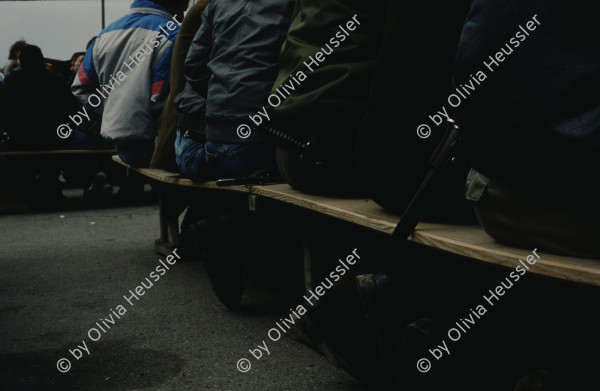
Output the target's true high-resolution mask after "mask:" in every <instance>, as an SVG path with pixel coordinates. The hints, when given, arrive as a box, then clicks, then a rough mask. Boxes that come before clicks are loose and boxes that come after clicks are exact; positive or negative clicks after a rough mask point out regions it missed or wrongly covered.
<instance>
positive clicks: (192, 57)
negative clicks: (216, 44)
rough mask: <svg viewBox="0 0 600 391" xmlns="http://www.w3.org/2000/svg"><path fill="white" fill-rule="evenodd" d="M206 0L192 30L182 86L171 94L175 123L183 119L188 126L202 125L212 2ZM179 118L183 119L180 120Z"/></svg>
mask: <svg viewBox="0 0 600 391" xmlns="http://www.w3.org/2000/svg"><path fill="white" fill-rule="evenodd" d="M212 4H213V3H212V2H211V3H209V5H208V6H207V7H206V9H205V10H204V12H203V13H202V25H201V26H200V29H199V30H198V31H197V32H196V35H195V36H194V39H193V41H192V44H191V46H190V49H189V51H188V54H187V57H186V59H185V65H184V76H185V79H186V83H185V88H184V90H183V91H182V92H181V93H180V94H179V95H178V96H177V98H175V106H176V107H177V112H178V114H177V117H178V124H180V123H181V122H186V123H187V125H188V126H190V125H192V124H190V122H189V121H191V122H193V123H194V127H196V128H198V127H200V128H201V127H203V125H202V124H201V122H202V121H203V120H204V114H205V111H206V98H207V95H208V91H207V90H208V80H209V78H210V73H209V71H208V61H209V60H210V52H211V48H212V6H211V5H212ZM182 119H184V120H183V121H182Z"/></svg>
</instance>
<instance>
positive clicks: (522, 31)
mask: <svg viewBox="0 0 600 391" xmlns="http://www.w3.org/2000/svg"><path fill="white" fill-rule="evenodd" d="M561 3H562V2H559V1H542V0H536V1H531V2H520V1H516V0H513V1H507V2H494V1H490V0H475V1H474V2H473V5H472V8H471V11H470V13H469V16H468V18H467V21H466V24H465V27H464V30H463V33H462V37H461V41H460V44H459V48H458V53H457V61H456V73H455V83H456V87H458V86H459V84H464V85H467V83H469V79H471V76H470V75H475V74H476V73H477V72H482V73H481V75H485V77H484V76H481V75H480V76H477V77H478V79H479V83H480V84H481V85H477V86H476V91H474V92H473V96H472V97H469V99H468V100H466V101H465V102H464V103H463V104H462V106H461V107H460V111H459V112H458V113H457V114H458V117H457V120H458V121H457V122H458V124H459V125H460V126H462V127H463V128H464V129H465V130H466V131H467V132H468V137H469V139H470V140H471V141H472V152H473V154H472V155H473V167H474V169H475V170H476V171H472V173H471V175H470V177H469V190H468V192H467V197H468V198H469V199H470V200H472V201H474V204H475V209H476V211H477V213H478V217H479V218H480V220H481V222H482V224H483V226H484V228H485V229H486V231H487V232H488V233H490V235H492V236H493V237H495V238H496V239H497V240H499V241H502V242H505V243H508V244H512V245H517V246H524V247H527V248H529V247H534V246H539V247H540V248H543V249H545V250H547V251H553V252H559V253H563V254H570V255H588V256H589V255H590V254H596V255H598V254H599V253H600V252H599V250H598V249H599V247H598V245H597V236H598V235H599V234H600V233H599V232H598V228H597V227H598V224H597V219H598V218H600V208H598V205H597V198H598V196H599V195H600V193H599V192H598V190H597V186H596V184H595V181H594V178H596V177H597V175H598V169H599V168H600V104H599V103H600V102H599V98H598V94H597V90H598V87H600V44H599V43H598V40H597V38H596V37H597V36H598V33H599V27H598V23H597V22H596V20H595V16H596V15H598V12H599V11H600V4H598V2H596V1H593V0H574V1H571V2H570V3H569V6H568V7H563V6H562V4H561ZM471 83H472V82H471Z"/></svg>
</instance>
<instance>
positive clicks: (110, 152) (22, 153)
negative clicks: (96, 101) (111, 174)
mask: <svg viewBox="0 0 600 391" xmlns="http://www.w3.org/2000/svg"><path fill="white" fill-rule="evenodd" d="M114 153H115V150H114V148H111V149H57V150H48V151H5V152H0V158H2V157H11V156H15V157H19V156H41V155H48V156H58V155H114Z"/></svg>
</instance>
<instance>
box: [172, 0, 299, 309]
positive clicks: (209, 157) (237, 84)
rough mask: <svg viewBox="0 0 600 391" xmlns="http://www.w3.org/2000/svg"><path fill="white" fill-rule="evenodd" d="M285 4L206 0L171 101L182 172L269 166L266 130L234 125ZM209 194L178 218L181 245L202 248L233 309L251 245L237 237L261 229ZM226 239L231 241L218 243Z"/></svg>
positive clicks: (255, 91) (243, 113)
mask: <svg viewBox="0 0 600 391" xmlns="http://www.w3.org/2000/svg"><path fill="white" fill-rule="evenodd" d="M293 6H294V0H258V1H255V2H252V3H246V2H239V1H234V0H211V1H210V2H209V4H208V6H207V7H206V9H205V10H204V12H203V14H202V25H201V26H200V29H199V30H198V32H197V33H196V35H195V37H194V39H193V41H192V44H191V47H190V49H189V52H188V55H187V58H186V61H185V68H184V71H185V72H184V73H185V78H186V81H187V83H186V84H185V89H184V90H183V92H182V93H181V94H179V95H178V96H177V98H176V100H175V104H176V106H177V111H178V113H177V128H178V131H177V136H176V140H175V154H176V161H177V164H178V165H179V167H180V170H181V172H182V173H183V174H184V175H185V176H187V177H189V178H192V179H194V180H197V181H203V180H209V179H218V178H237V177H246V176H250V175H253V174H256V173H261V172H276V170H277V168H276V163H275V146H274V144H273V142H272V140H271V139H270V137H269V136H268V135H267V134H262V133H261V132H254V133H252V134H250V135H249V137H247V138H242V137H240V136H238V131H237V129H238V127H239V126H240V125H242V124H247V123H248V122H249V121H250V120H249V118H248V115H251V114H255V113H256V111H257V110H258V109H259V108H260V107H261V106H263V105H265V104H266V101H267V97H268V95H269V90H270V88H271V86H272V85H273V81H274V79H275V76H276V75H277V59H278V55H279V50H280V47H281V43H282V42H283V40H284V38H285V34H286V31H287V28H288V26H289V21H290V17H291V14H292V11H293ZM216 196H217V197H219V200H218V201H216V202H212V199H209V198H205V197H203V198H202V200H197V201H195V202H194V203H192V205H191V206H190V208H189V209H188V212H187V214H186V216H185V218H184V221H183V222H182V228H181V231H182V232H181V236H182V247H183V250H192V249H193V254H189V257H190V258H192V257H195V256H196V255H201V254H202V253H204V256H202V259H203V261H204V262H205V266H206V270H207V272H208V274H209V277H210V279H211V283H212V285H213V288H214V289H215V292H216V293H217V296H218V297H219V298H220V299H221V300H222V301H223V303H225V305H227V306H228V307H230V308H233V307H236V306H237V305H239V303H240V296H241V292H242V290H243V282H242V274H243V273H242V270H243V265H242V264H240V260H241V259H242V258H241V257H240V253H241V252H242V249H243V250H244V251H246V252H248V251H251V247H249V246H247V245H245V244H244V243H247V237H248V236H249V235H248V232H251V233H256V232H257V231H260V232H262V231H261V230H260V229H259V228H258V226H257V224H256V221H255V220H254V219H253V217H254V216H248V215H247V206H246V207H245V208H239V207H238V206H239V205H240V203H239V198H236V197H235V195H229V194H225V195H223V194H218V195H216ZM223 197H232V198H231V199H230V200H227V201H225V200H224V199H223ZM219 205H222V206H223V208H219ZM242 205H243V204H242ZM183 206H184V207H185V205H183ZM244 210H245V213H244ZM226 239H227V240H229V243H236V244H237V245H236V246H228V247H226V248H221V245H220V243H222V241H223V240H226ZM257 241H258V239H257ZM257 241H256V242H257ZM256 242H255V243H256ZM200 248H202V249H203V250H199V249H200ZM219 248H220V250H218V249H219Z"/></svg>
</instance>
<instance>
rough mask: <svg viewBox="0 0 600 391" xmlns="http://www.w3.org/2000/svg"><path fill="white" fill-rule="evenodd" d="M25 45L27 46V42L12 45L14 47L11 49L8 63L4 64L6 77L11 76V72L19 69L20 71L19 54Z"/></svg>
mask: <svg viewBox="0 0 600 391" xmlns="http://www.w3.org/2000/svg"><path fill="white" fill-rule="evenodd" d="M25 45H27V42H25V41H23V40H21V41H17V42H15V43H13V44H12V46H11V47H10V50H9V52H8V62H7V63H6V64H4V69H3V73H4V76H8V75H10V74H11V72H14V71H16V70H17V69H19V67H18V65H17V54H19V51H20V50H21V48H22V47H23V46H25Z"/></svg>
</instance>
